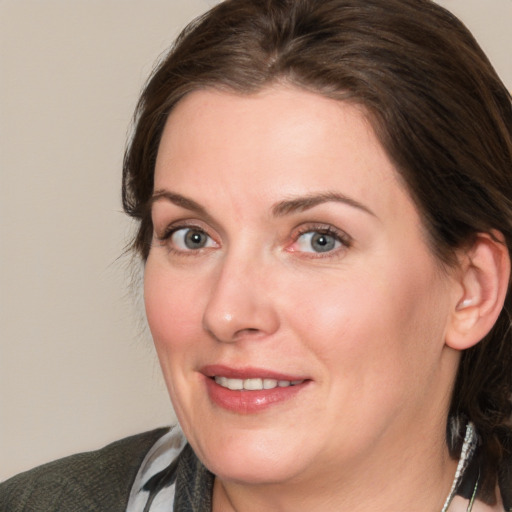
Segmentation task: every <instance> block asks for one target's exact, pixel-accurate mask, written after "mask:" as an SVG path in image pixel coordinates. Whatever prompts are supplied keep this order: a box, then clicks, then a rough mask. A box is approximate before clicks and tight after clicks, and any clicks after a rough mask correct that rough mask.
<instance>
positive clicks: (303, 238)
mask: <svg viewBox="0 0 512 512" xmlns="http://www.w3.org/2000/svg"><path fill="white" fill-rule="evenodd" d="M350 241H351V240H350V237H349V236H348V235H346V234H345V233H343V232H341V233H339V232H338V231H337V230H335V229H333V228H332V227H322V228H315V227H310V228H307V229H304V230H302V231H301V232H300V233H299V234H298V235H297V237H296V239H295V242H294V243H293V245H292V246H291V247H290V248H289V250H290V251H292V252H304V253H313V254H325V253H329V252H338V250H339V249H341V248H343V247H349V246H350Z"/></svg>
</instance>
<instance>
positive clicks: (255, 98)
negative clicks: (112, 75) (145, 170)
mask: <svg viewBox="0 0 512 512" xmlns="http://www.w3.org/2000/svg"><path fill="white" fill-rule="evenodd" d="M160 188H170V189H173V191H176V192H179V193H181V194H185V195H189V196H194V197H196V198H199V199H201V200H203V199H204V200H205V201H207V202H211V200H212V197H211V195H212V192H213V191H214V190H215V197H216V199H217V201H219V200H221V198H225V199H227V198H229V200H230V201H231V202H233V201H236V200H237V198H238V200H239V201H241V202H242V198H243V202H244V203H247V202H248V201H249V200H250V199H251V198H254V199H255V200H257V199H261V198H262V197H265V198H268V199H269V200H270V199H272V200H274V201H278V200H281V199H283V197H285V196H294V195H302V194H304V193H306V192H307V193H315V192H326V191H335V192H340V193H342V194H345V195H348V196H351V197H353V198H354V199H355V200H357V201H359V202H363V203H367V205H368V206H369V208H371V209H372V210H373V209H377V210H380V209H382V210H386V209H388V210H390V212H391V211H395V210H398V209H401V211H400V213H397V212H395V213H396V214H397V215H398V214H403V211H402V210H403V208H404V207H406V208H407V209H409V210H410V209H411V208H412V209H413V210H415V209H414V206H413V205H412V201H411V200H410V198H409V195H408V193H407V192H406V191H405V189H404V188H403V187H402V185H401V184H400V180H399V179H398V175H397V172H396V170H395V168H394V166H393V164H392V163H391V161H390V160H389V158H388V157H387V155H386V153H385V151H384V150H383V148H382V147H381V145H380V144H379V142H378V140H377V139H376V137H375V135H374V133H373V129H372V128H371V126H370V124H369V122H368V121H367V118H366V116H365V113H364V111H363V110H362V108H359V107H358V106H355V105H352V104H349V103H346V102H340V101H336V100H333V99H330V98H326V97H324V96H321V95H320V94H316V93H312V92H307V91H304V90H301V89H298V88H295V87H291V86H290V87H285V86H275V87H272V88H267V89H264V90H263V91H261V92H259V93H257V94H252V95H238V94H231V93H227V92H219V91H216V90H202V91H196V92H194V93H191V94H190V95H188V96H186V97H185V98H184V99H183V100H182V101H181V102H180V103H178V105H177V106H176V107H175V109H174V110H173V111H172V113H171V114H170V116H169V119H168V120H167V123H166V126H165V129H164V133H163V136H162V139H161V143H160V147H159V152H158V157H157V163H156V169H155V189H160ZM399 197H400V198H401V201H397V199H398V198H399Z"/></svg>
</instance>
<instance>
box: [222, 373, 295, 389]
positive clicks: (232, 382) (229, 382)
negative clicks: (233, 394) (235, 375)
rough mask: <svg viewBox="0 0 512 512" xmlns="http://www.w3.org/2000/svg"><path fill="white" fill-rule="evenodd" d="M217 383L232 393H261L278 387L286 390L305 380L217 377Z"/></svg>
mask: <svg viewBox="0 0 512 512" xmlns="http://www.w3.org/2000/svg"><path fill="white" fill-rule="evenodd" d="M215 382H216V383H217V384H219V386H222V387H223V388H228V389H231V390H232V391H240V390H242V389H243V390H246V391H261V390H262V389H274V388H276V387H278V386H279V387H280V388H286V387H288V386H296V385H297V384H301V383H302V382H304V381H303V380H292V381H289V380H276V379H228V378H227V377H221V376H215Z"/></svg>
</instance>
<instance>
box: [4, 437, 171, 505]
mask: <svg viewBox="0 0 512 512" xmlns="http://www.w3.org/2000/svg"><path fill="white" fill-rule="evenodd" d="M167 431H168V429H157V430H153V431H151V432H146V433H144V434H139V435H136V436H132V437H128V438H126V439H122V440H121V441H117V442H115V443H112V444H110V445H108V446H106V447H104V448H102V449H101V450H97V451H93V452H87V453H80V454H77V455H72V456H70V457H66V458H64V459H60V460H57V461H54V462H50V463H49V464H45V465H43V466H40V467H38V468H35V469H32V470H30V471H27V472H25V473H21V474H20V475H17V476H15V477H13V478H11V479H10V480H7V481H6V482H4V483H3V484H0V512H18V511H19V512H22V511H23V512H43V511H44V512H52V511H61V510H66V511H69V512H73V511H85V510H112V511H114V510H116V509H115V508H112V507H114V506H115V507H119V510H124V509H125V507H126V503H127V501H128V497H129V494H130V489H131V486H132V483H133V480H134V479H135V476H136V474H137V471H138V469H139V467H140V465H141V463H142V460H143V459H144V457H145V455H146V453H147V452H148V450H149V449H150V448H151V447H152V446H153V444H154V443H155V442H156V441H157V440H158V439H159V438H160V437H161V436H163V435H164V434H165V433H166V432H167Z"/></svg>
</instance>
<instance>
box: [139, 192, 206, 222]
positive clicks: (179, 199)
mask: <svg viewBox="0 0 512 512" xmlns="http://www.w3.org/2000/svg"><path fill="white" fill-rule="evenodd" d="M161 199H167V201H170V202H171V203H173V204H175V205H176V206H179V207H181V208H185V209H186V210H190V211H192V212H196V213H198V214H199V215H203V216H206V217H208V216H209V215H208V213H207V211H206V210H205V209H204V208H203V207H202V206H201V205H200V204H199V203H196V202H195V201H194V200H192V199H189V198H188V197H185V196H182V195H181V194H176V193H174V192H170V191H169V190H163V189H162V190H156V191H155V192H154V193H153V195H152V196H151V199H150V201H149V207H150V208H151V206H153V204H154V203H155V202H156V201H159V200H161Z"/></svg>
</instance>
